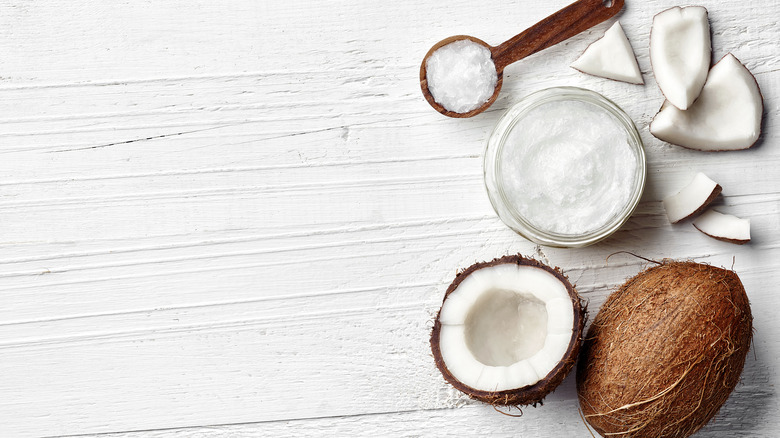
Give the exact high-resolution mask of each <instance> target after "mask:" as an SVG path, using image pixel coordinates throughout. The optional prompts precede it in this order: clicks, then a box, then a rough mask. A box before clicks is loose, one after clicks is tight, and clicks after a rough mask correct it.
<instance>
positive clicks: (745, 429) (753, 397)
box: [694, 347, 778, 438]
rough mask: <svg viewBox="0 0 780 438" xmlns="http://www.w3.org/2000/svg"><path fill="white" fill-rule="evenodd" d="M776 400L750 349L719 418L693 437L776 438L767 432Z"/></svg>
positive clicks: (765, 372)
mask: <svg viewBox="0 0 780 438" xmlns="http://www.w3.org/2000/svg"><path fill="white" fill-rule="evenodd" d="M754 348H755V347H754ZM776 400H777V399H776V398H775V388H774V385H773V382H772V380H771V378H770V372H769V370H768V369H767V367H766V365H765V362H762V361H761V358H760V357H759V358H758V359H756V356H755V355H754V353H753V349H751V351H750V352H748V357H747V360H746V361H745V368H744V369H743V370H742V379H741V380H740V383H739V384H738V385H737V387H736V388H734V392H732V393H731V396H730V397H729V398H728V400H726V404H724V405H723V407H722V408H721V409H720V411H719V412H718V414H717V415H715V417H714V418H713V419H712V420H711V421H710V422H709V423H708V424H707V425H706V426H704V427H703V428H702V429H701V430H700V431H699V432H698V433H697V434H695V435H694V436H696V437H712V438H715V437H717V438H721V437H724V436H737V435H736V434H737V433H738V436H775V435H774V433H770V432H774V431H768V430H766V428H767V426H768V425H770V424H772V422H770V421H768V420H769V419H770V417H773V416H774V415H776V412H777V410H778V406H777V401H776ZM769 427H772V426H769ZM768 433H769V435H767V434H768Z"/></svg>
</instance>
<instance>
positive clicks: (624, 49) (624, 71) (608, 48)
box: [571, 21, 645, 84]
mask: <svg viewBox="0 0 780 438" xmlns="http://www.w3.org/2000/svg"><path fill="white" fill-rule="evenodd" d="M571 67H572V68H574V69H577V70H579V71H581V72H583V73H587V74H590V75H593V76H599V77H602V78H607V79H614V80H616V81H622V82H628V83H630V84H644V83H645V82H644V81H643V80H642V73H641V72H640V71H639V65H638V64H637V62H636V56H635V55H634V50H633V49H632V48H631V43H629V42H628V38H626V34H625V32H623V28H622V27H621V26H620V22H618V21H616V22H615V24H613V25H612V27H610V28H609V29H608V30H607V32H606V33H604V36H603V37H601V39H599V40H597V41H595V42H594V43H592V44H591V45H590V46H588V48H587V49H585V51H584V52H583V53H582V55H580V57H579V58H577V60H576V61H574V62H573V63H572V64H571Z"/></svg>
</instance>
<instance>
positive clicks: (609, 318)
mask: <svg viewBox="0 0 780 438" xmlns="http://www.w3.org/2000/svg"><path fill="white" fill-rule="evenodd" d="M751 337H752V316H751V312H750V304H749V302H748V298H747V295H746V294H745V289H744V287H743V286H742V283H741V282H740V280H739V277H738V276H737V274H736V273H734V272H733V271H729V270H727V269H722V268H716V267H713V266H709V265H703V264H700V263H694V262H676V261H670V262H666V263H664V264H662V265H660V266H656V267H653V268H650V269H647V270H645V271H643V272H641V273H640V274H638V275H637V276H635V277H633V278H631V279H630V280H628V281H627V282H626V283H625V284H623V286H621V287H620V289H618V290H617V291H616V292H614V293H613V294H612V295H610V297H609V298H608V299H607V301H606V302H605V303H604V305H603V306H602V307H601V310H599V313H598V315H596V318H595V319H594V321H593V324H592V325H591V327H590V328H589V330H588V334H587V336H586V338H585V341H584V342H583V347H582V352H581V354H580V358H579V360H580V362H579V365H578V369H577V394H578V396H579V402H580V408H581V409H582V412H583V415H584V417H585V419H586V420H587V421H588V423H589V424H590V425H591V426H592V427H593V428H594V429H596V431H598V432H599V433H600V434H602V435H604V436H610V437H623V438H627V437H653V438H659V437H678V438H679V437H687V436H690V435H691V434H693V433H694V432H696V431H697V430H699V429H700V428H701V427H702V426H704V425H705V424H707V422H708V421H709V420H710V419H711V418H712V417H713V416H714V415H715V414H716V413H717V412H718V410H719V409H720V407H721V406H722V405H723V403H724V402H725V401H726V399H727V398H728V397H729V394H730V393H731V391H732V390H733V389H734V387H735V386H736V385H737V383H738V382H739V378H740V374H741V373H742V368H743V366H744V363H745V357H746V355H747V353H748V349H749V347H750V341H751Z"/></svg>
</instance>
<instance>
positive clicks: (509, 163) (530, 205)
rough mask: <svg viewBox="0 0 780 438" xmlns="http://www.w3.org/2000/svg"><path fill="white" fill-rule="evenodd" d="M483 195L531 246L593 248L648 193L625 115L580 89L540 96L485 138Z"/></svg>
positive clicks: (638, 142)
mask: <svg viewBox="0 0 780 438" xmlns="http://www.w3.org/2000/svg"><path fill="white" fill-rule="evenodd" d="M484 172H485V187H486V189H487V192H488V196H489V198H490V202H491V204H492V205H493V208H494V209H495V211H496V213H497V214H498V216H499V217H500V218H501V220H502V221H504V223H505V224H506V225H508V226H509V227H510V228H512V229H513V230H515V231H516V232H517V233H519V234H520V235H522V236H523V237H525V238H527V239H528V240H531V241H533V242H536V243H539V244H543V245H549V246H558V247H582V246H587V245H592V244H594V243H596V242H598V241H600V240H602V239H604V238H606V237H607V236H609V235H611V234H612V233H614V232H615V231H617V230H618V229H619V228H620V227H621V226H622V225H623V224H624V223H625V222H626V221H627V220H628V218H629V217H630V216H631V213H633V211H634V209H635V208H636V206H637V204H638V203H639V199H640V198H641V197H642V192H643V190H644V187H645V176H646V164H645V154H644V149H643V146H642V139H641V137H640V136H639V132H638V131H637V129H636V126H635V125H634V122H633V121H632V120H631V118H630V117H628V115H626V113H625V112H623V110H621V109H620V107H618V106H617V105H616V104H615V103H613V102H612V101H610V100H608V99H607V98H605V97H604V96H602V95H600V94H598V93H596V92H593V91H590V90H585V89H582V88H575V87H555V88H548V89H545V90H541V91H537V92H536V93H533V94H531V95H529V96H527V97H526V98H524V99H523V100H522V101H520V102H519V103H517V104H516V105H514V106H513V107H511V108H510V109H509V110H508V111H507V112H506V114H504V116H503V117H502V118H501V119H500V120H499V121H498V124H497V125H496V127H495V129H494V130H493V132H492V133H491V135H490V137H489V138H488V142H487V148H486V151H485V161H484Z"/></svg>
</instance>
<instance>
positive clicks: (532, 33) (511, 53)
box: [420, 0, 624, 117]
mask: <svg viewBox="0 0 780 438" xmlns="http://www.w3.org/2000/svg"><path fill="white" fill-rule="evenodd" d="M623 1H624V0H609V1H604V0H578V1H577V2H574V3H572V4H571V5H569V6H567V7H565V8H563V9H561V10H560V11H558V12H556V13H554V14H552V15H550V16H549V17H547V18H545V19H544V20H542V21H540V22H538V23H536V24H535V25H533V26H531V27H530V28H528V29H526V30H524V31H523V32H521V33H520V34H518V35H516V36H514V37H513V38H511V39H509V40H508V41H506V42H504V43H502V44H499V45H498V46H495V47H493V46H490V45H488V44H487V43H485V42H484V41H482V40H480V39H478V38H474V37H472V36H467V35H458V36H453V37H449V38H446V39H444V40H442V41H439V42H438V43H436V44H435V45H434V46H433V47H431V49H430V50H429V51H428V53H427V54H426V55H425V57H424V58H423V62H422V65H421V66H420V87H421V88H422V93H423V96H425V99H426V100H427V101H428V103H429V104H430V105H431V106H432V107H433V108H434V109H435V110H436V111H438V112H440V113H442V114H444V115H445V116H449V117H472V116H475V115H477V114H479V113H481V112H483V111H485V110H486V109H487V108H488V107H490V105H492V104H493V102H495V101H496V99H497V98H498V94H499V92H500V91H501V85H502V83H503V79H504V78H503V73H504V68H505V67H506V66H508V65H510V64H512V63H514V62H517V61H519V60H521V59H523V58H525V57H527V56H530V55H532V54H534V53H536V52H539V51H541V50H544V49H546V48H548V47H550V46H553V45H555V44H558V43H560V42H561V41H564V40H566V39H569V38H571V37H573V36H574V35H577V34H578V33H580V32H582V31H584V30H587V29H590V28H591V27H593V26H595V25H597V24H599V23H601V22H603V21H604V20H606V19H608V18H610V17H613V16H614V15H615V14H617V13H618V12H619V11H620V10H621V9H622V8H623Z"/></svg>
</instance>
